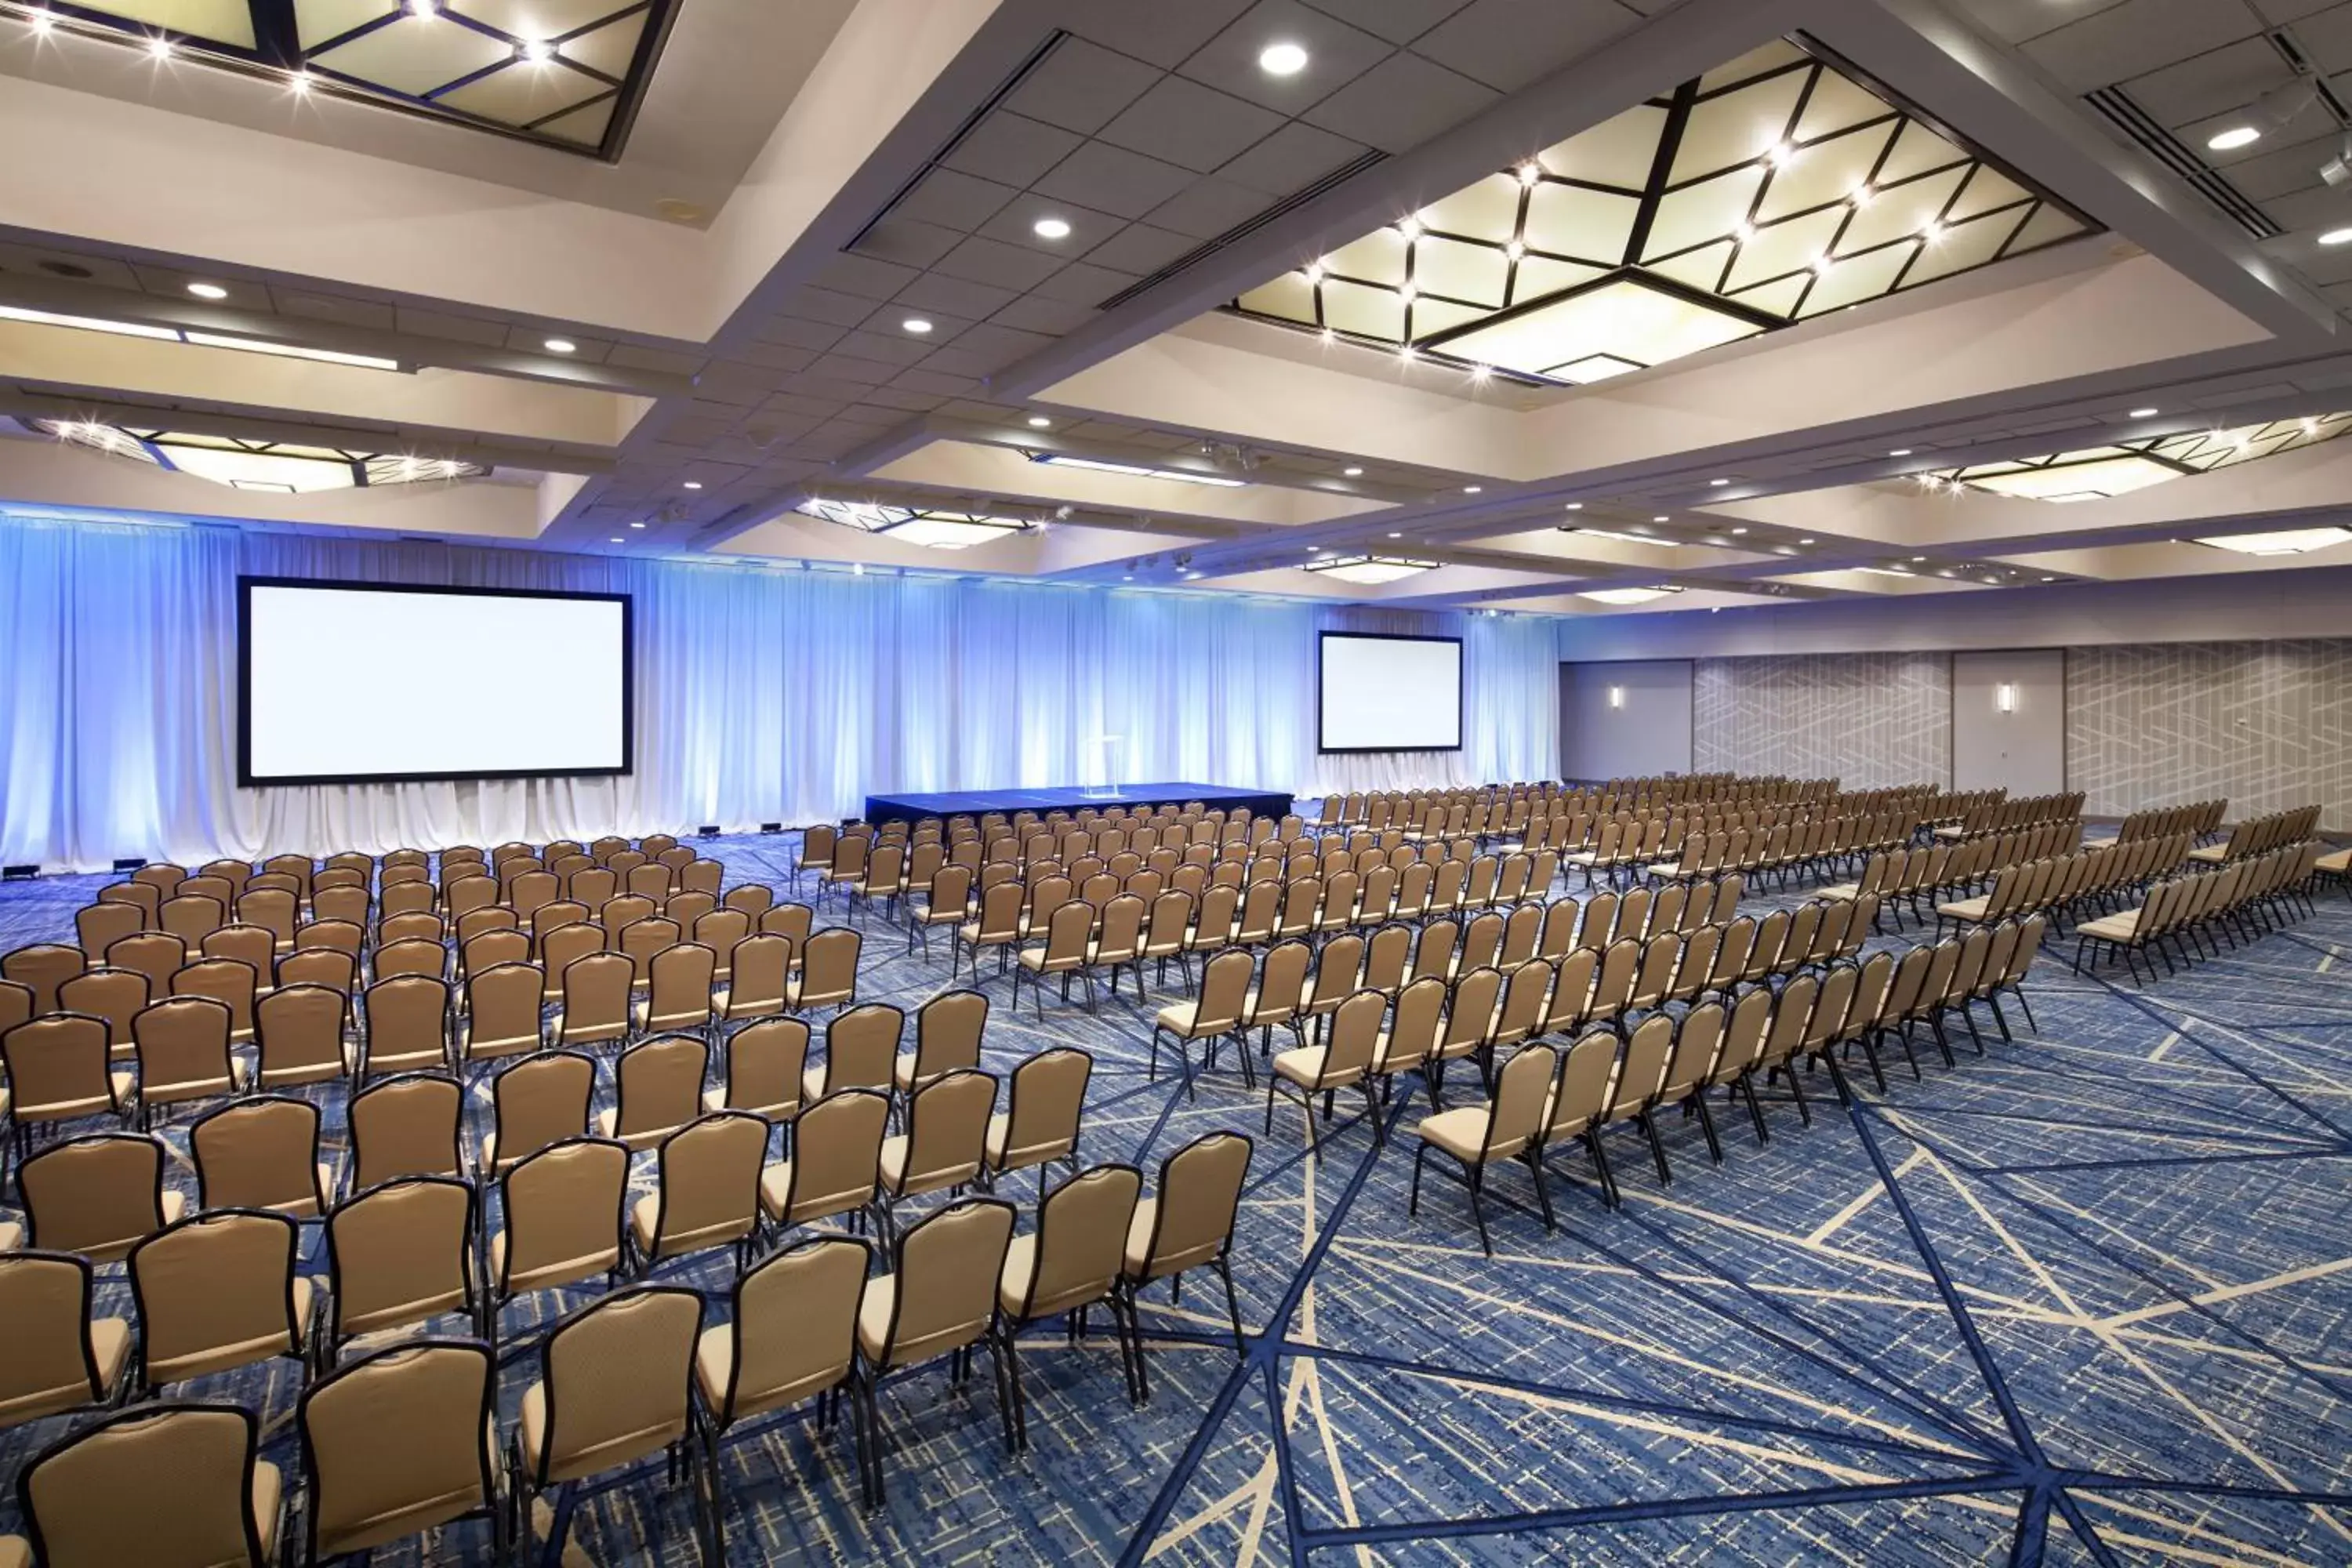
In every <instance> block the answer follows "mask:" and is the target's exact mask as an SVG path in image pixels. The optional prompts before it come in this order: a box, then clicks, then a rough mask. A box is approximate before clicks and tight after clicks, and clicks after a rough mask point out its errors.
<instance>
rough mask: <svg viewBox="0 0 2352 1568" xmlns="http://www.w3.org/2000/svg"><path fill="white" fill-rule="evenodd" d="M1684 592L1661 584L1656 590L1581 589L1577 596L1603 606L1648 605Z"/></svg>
mask: <svg viewBox="0 0 2352 1568" xmlns="http://www.w3.org/2000/svg"><path fill="white" fill-rule="evenodd" d="M1681 592H1682V590H1681V589H1680V588H1676V587H1671V586H1669V585H1667V584H1663V583H1662V584H1659V585H1658V586H1656V587H1654V588H1580V589H1579V590H1577V595H1576V596H1577V597H1578V598H1580V599H1591V600H1593V601H1595V602H1596V603H1599V604H1603V605H1646V604H1648V603H1649V602H1650V601H1651V600H1653V599H1663V598H1664V597H1665V596H1666V595H1669V594H1679V593H1681Z"/></svg>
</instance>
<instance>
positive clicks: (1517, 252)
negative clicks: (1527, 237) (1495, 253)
mask: <svg viewBox="0 0 2352 1568" xmlns="http://www.w3.org/2000/svg"><path fill="white" fill-rule="evenodd" d="M1503 254H1504V255H1505V256H1507V257H1509V258H1511V259H1512V260H1513V261H1521V260H1525V259H1526V258H1527V254H1528V247H1526V246H1524V245H1521V244H1520V243H1519V242H1518V241H1517V240H1516V239H1514V240H1511V241H1509V242H1508V243H1507V244H1506V245H1505V246H1504V247H1503Z"/></svg>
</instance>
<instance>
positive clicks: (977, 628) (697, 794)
mask: <svg viewBox="0 0 2352 1568" xmlns="http://www.w3.org/2000/svg"><path fill="white" fill-rule="evenodd" d="M240 573H254V574H270V575H278V576H292V577H320V578H341V579H345V580H353V579H358V580H371V579H372V580H380V581H385V582H408V583H446V584H460V585H467V586H478V587H509V588H573V589H590V590H597V591H603V592H622V593H627V594H631V595H635V599H636V608H637V614H636V636H637V657H636V682H637V693H636V704H637V707H636V711H637V731H636V749H637V754H636V771H635V773H634V774H633V775H631V776H628V777H625V778H617V779H548V780H534V781H521V782H505V783H484V784H370V785H348V786H338V785H327V786H307V787H298V788H280V789H268V790H249V789H239V788H237V787H236V700H237V693H236V578H237V575H238V574H240ZM0 616H5V619H0V657H4V658H5V659H6V661H7V663H6V673H5V676H0V743H5V748H6V750H5V759H0V861H5V862H7V863H10V864H17V863H23V862H28V861H37V862H39V863H41V864H43V865H45V866H48V867H52V868H58V867H72V868H79V869H94V868H103V867H104V866H105V865H106V864H107V862H109V861H110V860H111V859H113V858H116V857H119V856H133V855H137V856H145V857H149V858H159V857H160V858H171V859H174V860H180V861H191V860H194V859H196V858H204V857H207V856H210V855H212V854H214V853H215V852H226V853H230V854H238V855H255V854H261V853H268V852H275V851H279V850H295V851H309V852H312V853H320V852H324V851H326V850H328V849H331V848H344V847H360V848H366V849H378V850H381V849H384V848H390V847H395V846H398V845H402V844H415V845H424V846H434V845H439V844H446V843H457V842H473V843H484V844H487V843H492V842H496V841H498V840H500V839H504V838H509V837H523V838H541V837H551V836H556V835H568V836H573V837H584V836H587V835H591V834H595V833H602V832H607V831H619V832H624V833H641V832H652V831H656V830H659V829H669V830H676V829H677V828H679V827H690V826H695V825H697V824H700V823H718V824H719V825H721V826H724V827H727V828H730V829H737V828H744V827H750V826H756V825H757V824H759V823H760V822H762V821H784V822H791V823H797V822H803V821H813V820H817V819H820V818H824V817H837V816H845V815H848V814H851V813H854V812H856V811H857V810H859V809H860V808H861V806H862V805H863V802H864V799H865V796H866V795H867V794H868V793H870V792H888V791H900V790H919V791H931V790H956V789H991V788H1000V787H1004V786H1010V785H1043V784H1074V783H1087V782H1093V779H1094V777H1097V776H1099V774H1100V773H1101V771H1102V765H1103V764H1102V762H1101V760H1100V759H1101V756H1102V749H1101V748H1099V747H1098V746H1097V745H1096V744H1095V743H1094V742H1095V741H1096V738H1097V737H1099V736H1104V735H1116V736H1119V737H1122V742H1121V746H1120V748H1119V752H1120V755H1119V760H1118V763H1117V768H1116V772H1117V774H1118V782H1130V783H1136V782H1144V781H1150V780H1162V779H1191V780H1197V781H1200V782H1203V783H1214V784H1235V785H1243V786H1247V787H1253V788H1266V789H1288V790H1295V791H1297V792H1298V793H1299V794H1301V795H1319V794H1321V793H1323V792H1325V791H1327V790H1333V789H1346V788H1370V787H1381V786H1395V785H1401V784H1435V783H1475V782H1480V781H1487V780H1500V779H1527V778H1542V777H1549V776H1551V775H1552V774H1554V773H1557V771H1558V769H1559V739H1558V711H1559V710H1558V700H1557V696H1556V682H1557V677H1558V665H1557V655H1556V651H1555V647H1554V636H1553V628H1552V625H1551V623H1550V622H1549V621H1548V620H1543V619H1538V618H1534V617H1517V616H1503V617H1499V618H1497V617H1493V616H1465V615H1451V614H1447V615H1439V614H1423V613H1412V612H1400V611H1372V610H1363V609H1346V608H1328V609H1327V608H1320V607H1318V606H1315V605H1301V604H1296V603H1288V602H1274V601H1261V600H1254V599H1250V598H1247V597H1243V596H1238V595H1204V594H1166V593H1136V592H1129V591H1108V590H1104V589H1100V588H1092V587H1074V586H1062V585H1054V584H1025V583H1004V582H992V581H985V580H982V579H976V578H950V577H903V576H898V575H895V574H881V573H869V574H866V575H865V576H862V577H860V576H852V575H850V574H845V573H841V572H833V571H803V570H800V569H798V568H797V567H794V566H789V565H787V566H782V567H772V566H746V565H740V564H735V563H696V562H684V561H628V560H618V559H607V558H604V557H599V556H587V555H563V554H555V553H550V552H534V551H527V550H499V549H467V548H458V547H452V546H443V545H425V544H415V543H407V542H398V541H387V542H360V541H344V540H322V539H312V538H304V537H297V536H291V535H280V534H266V533H244V532H240V531H236V530H234V529H226V528H211V527H184V526H168V525H158V526H146V525H128V524H126V525H112V524H101V523H85V522H73V523H50V522H41V521H23V520H10V521H5V522H0ZM1323 627H1332V628H1350V629H1357V630H1373V631H1410V632H1440V633H1454V634H1458V635H1460V636H1462V637H1464V638H1465V667H1466V670H1467V686H1468V698H1467V708H1466V710H1465V718H1464V730H1465V736H1464V740H1465V747H1464V750H1463V751H1462V752H1459V753H1458V754H1456V753H1436V754H1428V755H1411V754H1407V755H1379V756H1334V757H1321V756H1318V754H1317V753H1316V750H1315V658H1316V651H1315V649H1316V639H1315V633H1316V631H1317V630H1318V628H1323ZM318 656H319V658H321V659H327V660H332V661H334V662H335V663H336V664H338V665H339V666H341V668H342V669H343V670H344V672H345V674H346V676H347V679H348V687H349V690H350V693H351V700H350V705H349V707H348V710H346V711H345V712H344V713H342V714H341V715H338V716H337V719H338V720H339V721H343V722H352V723H360V722H364V721H365V718H366V713H367V705H368V692H369V690H370V689H371V687H373V686H375V685H377V684H378V683H381V682H384V681H390V680H394V679H398V672H399V667H400V650H399V649H398V648H397V647H322V648H320V649H319V650H318ZM561 679H563V671H562V666H561V664H560V662H555V661H551V662H550V663H549V664H548V665H547V666H546V667H544V668H520V669H484V670H482V671H480V673H479V678H478V681H477V682H476V683H475V684H473V685H471V686H469V687H468V688H467V689H464V690H457V691H452V692H450V693H448V700H449V701H450V702H451V703H453V704H455V703H474V704H478V703H499V704H501V705H504V706H506V707H509V708H510V709H511V710H512V711H513V713H514V720H515V722H517V723H519V724H528V723H530V722H531V716H532V711H533V708H532V701H531V694H532V692H533V690H534V689H538V688H540V687H541V686H543V685H545V684H546V683H548V682H551V681H558V680H561Z"/></svg>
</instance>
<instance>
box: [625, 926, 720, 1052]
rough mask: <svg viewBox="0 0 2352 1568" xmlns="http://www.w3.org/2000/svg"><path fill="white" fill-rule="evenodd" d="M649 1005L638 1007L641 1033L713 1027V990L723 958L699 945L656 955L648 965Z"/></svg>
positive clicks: (676, 946) (683, 944)
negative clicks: (720, 959) (711, 997)
mask: <svg viewBox="0 0 2352 1568" xmlns="http://www.w3.org/2000/svg"><path fill="white" fill-rule="evenodd" d="M646 973H647V975H648V977H649V978H648V982H647V989H646V999H645V1001H644V1002H643V1003H642V1004H641V1005H639V1006H638V1009H637V1017H636V1024H637V1027H638V1028H639V1029H640V1030H650V1031H653V1032H655V1033H666V1032H668V1031H671V1030H679V1029H702V1030H708V1029H709V1027H710V1020H711V1016H712V1013H711V1005H710V988H711V985H712V984H713V983H714V982H715V981H716V980H717V978H718V974H719V955H718V953H716V952H712V951H711V950H710V949H709V948H707V947H704V946H702V945H701V944H700V943H698V942H679V943H676V944H674V945H672V946H669V947H666V948H664V949H663V950H662V951H661V952H657V953H656V954H654V956H653V958H652V959H651V960H650V961H649V962H648V963H647V964H646Z"/></svg>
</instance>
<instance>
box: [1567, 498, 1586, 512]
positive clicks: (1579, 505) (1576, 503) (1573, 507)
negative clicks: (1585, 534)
mask: <svg viewBox="0 0 2352 1568" xmlns="http://www.w3.org/2000/svg"><path fill="white" fill-rule="evenodd" d="M1568 510H1570V511H1582V510H1584V503H1583V502H1582V501H1580V500H1572V501H1570V502H1569V503H1568Z"/></svg>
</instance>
